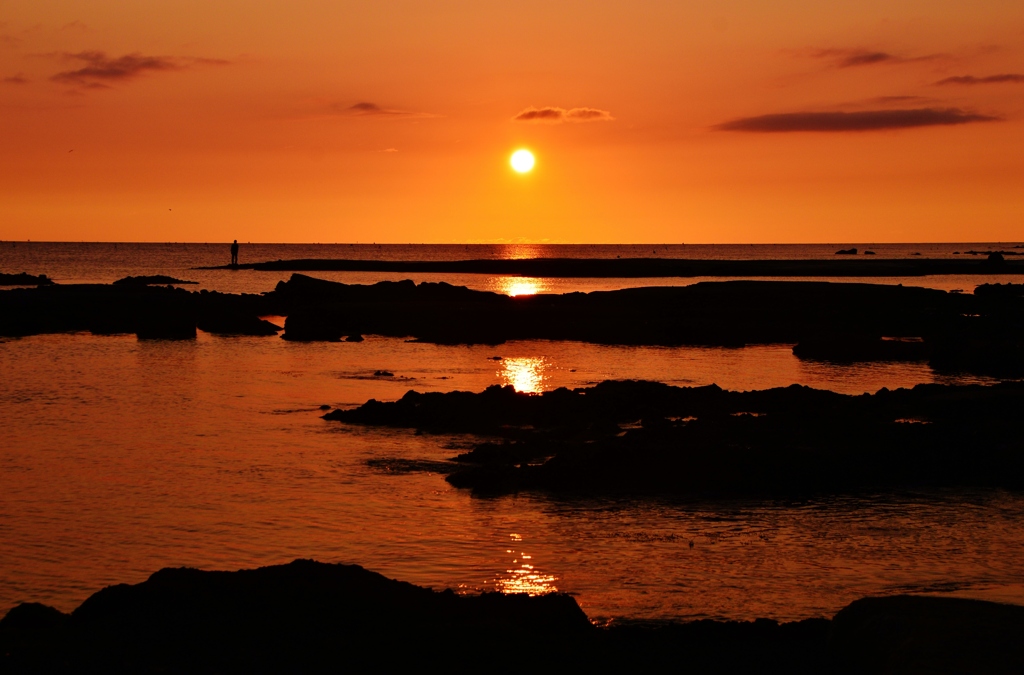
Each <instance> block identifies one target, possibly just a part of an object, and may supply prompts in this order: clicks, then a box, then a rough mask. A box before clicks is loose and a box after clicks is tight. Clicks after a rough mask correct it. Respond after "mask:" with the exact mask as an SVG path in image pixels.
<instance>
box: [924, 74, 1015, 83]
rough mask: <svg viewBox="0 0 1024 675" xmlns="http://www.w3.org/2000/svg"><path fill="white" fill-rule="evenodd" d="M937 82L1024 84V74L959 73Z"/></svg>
mask: <svg viewBox="0 0 1024 675" xmlns="http://www.w3.org/2000/svg"><path fill="white" fill-rule="evenodd" d="M935 84H937V85H947V84H967V85H970V84H1024V75H1021V74H1019V73H1003V74H1001V75H987V76H985V77H975V76H974V75H957V76H955V77H947V78H946V79H944V80H939V81H938V82H936V83H935Z"/></svg>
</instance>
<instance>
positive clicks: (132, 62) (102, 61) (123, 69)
mask: <svg viewBox="0 0 1024 675" xmlns="http://www.w3.org/2000/svg"><path fill="white" fill-rule="evenodd" d="M60 56H61V58H63V59H64V60H67V61H73V62H78V63H82V64H84V65H83V66H82V67H81V68H74V69H72V70H65V71H61V72H59V73H57V74H55V75H53V76H52V77H51V78H50V79H51V80H53V81H54V82H62V83H64V84H75V85H79V86H83V87H86V88H90V89H105V88H107V86H108V85H107V83H110V82H120V81H127V80H131V79H134V78H136V77H139V76H141V75H145V74H148V73H154V72H161V71H172V70H185V69H187V68H189V67H192V66H215V65H227V64H228V63H230V62H229V61H226V60H224V59H209V58H194V57H170V56H146V55H144V54H139V53H134V54H125V55H124V56H118V57H110V56H107V54H106V53H105V52H101V51H85V52H77V53H73V54H68V53H65V54H61V55H60Z"/></svg>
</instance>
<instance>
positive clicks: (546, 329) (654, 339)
mask: <svg viewBox="0 0 1024 675" xmlns="http://www.w3.org/2000/svg"><path fill="white" fill-rule="evenodd" d="M170 281H178V280H170ZM269 315H273V316H286V317H287V319H286V321H285V325H284V334H283V335H282V337H283V338H284V339H286V340H292V341H340V340H342V339H344V338H348V340H349V341H353V342H358V341H359V340H360V338H362V336H364V335H383V336H390V337H401V338H406V339H413V340H418V341H422V342H431V343H435V344H494V345H496V344H501V343H503V342H506V341H509V340H538V339H541V340H576V341H582V342H591V343H597V344H621V345H665V346H672V345H708V346H722V347H742V346H744V345H748V344H772V343H776V344H778V343H783V344H786V343H788V344H795V345H796V348H795V350H794V351H795V353H796V355H797V356H799V357H800V358H806V359H821V360H828V361H836V362H854V361H886V360H901V361H925V362H928V363H929V364H930V365H932V367H933V368H935V369H937V370H940V371H943V372H970V373H977V374H982V375H991V376H993V377H1020V376H1024V337H1022V335H1024V293H1022V292H1021V286H1020V285H1013V284H1006V285H999V284H992V285H983V286H979V288H978V289H977V292H976V293H975V294H973V295H965V294H957V293H946V292H944V291H938V290H931V289H925V288H915V287H904V286H891V285H882V284H863V283H833V282H813V281H788V282H782V281H722V282H703V283H698V284H694V285H692V286H685V287H646V288H634V289H625V290H619V291H607V292H594V293H568V294H565V295H536V296H518V297H508V296H504V295H499V294H496V293H488V292H484V291H474V290H470V289H468V288H464V287H459V286H451V285H449V284H446V283H420V284H415V283H413V282H412V281H399V282H380V283H376V284H372V285H357V284H342V283H336V282H331V281H324V280H320V279H314V278H312V277H307V276H303V275H301V274H294V275H292V277H291V279H289V280H288V281H282V282H280V283H278V284H277V287H276V288H275V289H274V290H273V291H270V292H267V293H263V294H259V295H255V294H228V293H218V292H209V291H206V290H202V291H198V292H189V291H187V290H185V289H182V288H174V287H172V286H154V285H150V280H148V279H143V280H140V281H137V282H136V281H134V280H132V282H126V283H119V284H111V285H102V284H75V285H47V286H40V287H38V288H19V289H13V290H7V291H0V336H7V337H17V336H24V335H35V334H40V333H56V332H71V331H90V332H93V333H97V334H110V333H135V334H137V335H138V336H139V337H140V338H152V339H189V338H192V337H195V334H196V329H197V328H198V329H199V330H205V331H209V332H213V333H218V334H224V335H266V336H270V335H276V334H277V333H278V331H279V330H280V327H278V326H275V325H273V324H270V323H269V322H267V321H264V320H262V319H260V317H262V316H269Z"/></svg>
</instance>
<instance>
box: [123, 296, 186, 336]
mask: <svg viewBox="0 0 1024 675" xmlns="http://www.w3.org/2000/svg"><path fill="white" fill-rule="evenodd" d="M181 293H182V294H181V295H179V294H178V293H174V294H172V295H167V296H165V297H163V298H160V301H159V302H147V303H141V304H140V305H139V307H138V314H137V318H136V324H135V334H136V335H137V336H138V338H139V339H140V340H194V339H195V337H196V312H195V307H194V305H193V303H192V302H190V298H189V297H188V294H187V293H185V292H184V291H181Z"/></svg>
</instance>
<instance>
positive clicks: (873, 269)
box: [198, 253, 1024, 278]
mask: <svg viewBox="0 0 1024 675" xmlns="http://www.w3.org/2000/svg"><path fill="white" fill-rule="evenodd" d="M912 255H914V256H920V255H921V254H920V253H914V254H912ZM198 269H236V268H234V267H232V266H231V265H223V266H217V267H201V268H198ZM237 269H252V270H263V271H273V272H400V273H404V274H411V273H424V274H500V275H518V276H524V277H561V278H573V277H603V278H609V277H624V278H636V277H915V276H923V275H928V274H992V273H993V270H992V269H991V268H990V267H986V266H985V265H984V263H983V261H976V260H957V259H935V258H924V257H919V258H917V259H915V260H907V259H893V258H874V259H870V260H866V259H864V258H853V259H839V260H837V259H835V258H832V259H826V260H685V259H679V258H524V259H518V260H431V261H427V260H416V261H411V260H340V259H309V258H307V259H300V260H273V261H266V262H257V263H249V264H246V265H239V266H238V267H237ZM1001 272H1005V273H1007V274H1021V273H1024V262H1017V261H1014V262H1008V263H1007V267H1006V268H1005V270H1001V271H1000V273H1001Z"/></svg>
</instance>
